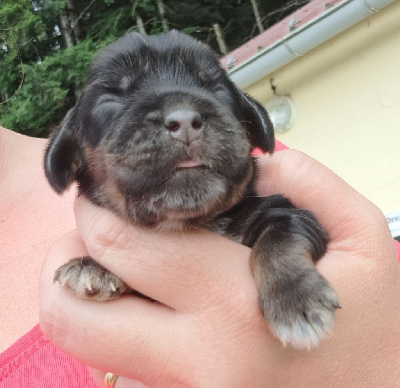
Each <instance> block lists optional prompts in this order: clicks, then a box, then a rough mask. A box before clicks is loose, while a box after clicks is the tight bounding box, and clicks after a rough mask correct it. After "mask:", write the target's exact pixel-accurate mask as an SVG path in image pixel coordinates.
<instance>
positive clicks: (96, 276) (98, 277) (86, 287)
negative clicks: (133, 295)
mask: <svg viewBox="0 0 400 388" xmlns="http://www.w3.org/2000/svg"><path fill="white" fill-rule="evenodd" d="M54 282H59V283H60V284H61V285H62V286H67V287H68V288H69V289H71V290H72V291H74V292H75V293H76V295H77V296H79V297H81V298H85V299H93V300H98V301H106V300H110V299H116V298H118V297H119V296H120V295H121V294H125V293H128V292H131V291H132V289H131V288H130V287H128V286H127V285H126V284H125V283H124V282H123V281H122V280H121V279H119V278H118V277H117V276H116V275H114V274H113V273H112V272H110V271H108V270H107V269H106V268H104V267H103V266H101V265H100V264H99V263H97V262H96V261H94V260H93V259H92V258H91V257H79V258H76V259H72V260H70V261H69V262H68V263H66V264H64V265H62V266H61V267H60V268H58V269H57V271H56V273H55V275H54Z"/></svg>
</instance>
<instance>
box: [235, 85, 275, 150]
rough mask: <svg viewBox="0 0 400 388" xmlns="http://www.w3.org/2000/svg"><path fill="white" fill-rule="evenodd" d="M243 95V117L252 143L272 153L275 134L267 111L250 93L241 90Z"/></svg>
mask: <svg viewBox="0 0 400 388" xmlns="http://www.w3.org/2000/svg"><path fill="white" fill-rule="evenodd" d="M241 95H242V112H243V119H244V124H245V126H246V128H247V135H248V136H249V139H250V143H251V145H252V146H253V147H258V148H260V149H261V150H262V151H263V152H269V153H271V154H272V153H273V152H274V149H275V134H274V127H273V125H272V122H271V119H270V118H269V116H268V113H267V111H266V110H265V109H264V107H263V106H262V105H261V104H260V103H259V102H257V101H256V100H254V99H253V98H251V97H250V96H249V95H248V94H245V93H243V92H241Z"/></svg>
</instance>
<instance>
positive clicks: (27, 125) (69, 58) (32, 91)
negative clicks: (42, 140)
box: [1, 39, 98, 136]
mask: <svg viewBox="0 0 400 388" xmlns="http://www.w3.org/2000/svg"><path fill="white" fill-rule="evenodd" d="M97 49H98V47H97V46H96V45H95V44H94V43H93V42H92V41H91V40H90V39H89V40H86V41H84V42H82V43H80V44H78V45H76V46H74V47H73V48H70V49H65V50H60V51H58V52H57V53H55V54H53V55H49V56H47V57H46V58H45V59H44V60H43V62H41V63H30V64H28V65H23V67H22V66H21V65H20V66H19V70H20V72H21V73H22V72H23V73H24V80H23V87H21V88H20V90H19V92H18V95H17V97H15V98H11V99H10V100H9V101H8V103H7V104H6V105H5V106H4V107H3V111H2V112H1V113H2V125H4V126H5V127H7V128H12V129H14V130H15V131H17V132H21V133H26V134H29V135H32V136H45V135H46V134H47V132H48V131H47V129H50V128H51V127H53V126H54V125H56V124H57V123H58V122H59V121H60V120H61V119H62V117H63V116H64V114H65V112H66V111H67V110H68V109H69V108H71V107H72V106H73V105H74V103H75V101H76V95H77V94H79V90H80V89H81V88H82V87H83V83H84V80H85V75H86V69H87V67H88V65H89V64H90V62H91V60H92V58H93V55H94V54H95V52H96V51H97Z"/></svg>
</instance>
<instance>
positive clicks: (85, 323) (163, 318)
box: [40, 232, 191, 385]
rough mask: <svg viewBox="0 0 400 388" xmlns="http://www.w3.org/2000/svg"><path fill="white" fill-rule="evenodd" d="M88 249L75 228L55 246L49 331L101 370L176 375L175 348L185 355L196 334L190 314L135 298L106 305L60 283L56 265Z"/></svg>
mask: <svg viewBox="0 0 400 388" xmlns="http://www.w3.org/2000/svg"><path fill="white" fill-rule="evenodd" d="M84 253H85V247H84V245H83V242H82V240H80V239H79V235H78V234H77V232H73V233H71V234H69V235H67V236H65V237H64V238H63V239H61V240H60V241H58V242H57V243H56V244H54V245H53V247H52V248H51V250H50V252H49V255H48V257H47V258H46V260H45V262H44V265H43V269H42V273H41V281H40V324H41V328H42V330H43V332H44V333H45V335H46V336H47V337H48V338H49V339H50V340H51V341H52V342H53V343H55V344H56V345H57V346H59V347H60V348H62V349H63V350H64V351H65V352H66V353H68V354H70V355H71V356H72V357H73V358H76V359H77V360H80V361H81V362H83V363H85V364H88V365H91V366H93V367H95V368H97V369H100V370H108V371H113V372H114V373H117V374H126V370H130V371H132V375H130V376H127V377H130V378H133V379H136V380H139V381H141V380H143V379H144V378H146V379H149V376H150V377H151V379H152V381H150V382H151V383H154V381H156V380H157V379H158V377H159V375H160V373H161V371H162V373H163V377H164V378H165V376H168V374H173V372H172V371H174V370H175V368H176V360H174V352H171V349H176V351H177V353H178V354H185V352H186V348H187V343H189V342H190V335H191V328H190V325H189V323H188V321H189V318H188V317H187V316H184V315H178V314H177V313H176V312H174V311H173V310H171V309H168V308H166V307H165V306H163V305H160V304H157V303H152V302H150V301H147V300H145V299H143V298H139V297H135V296H126V297H121V298H119V299H117V300H115V301H110V302H105V303H101V302H94V301H89V300H83V299H79V298H77V297H75V295H74V294H73V293H72V292H69V291H68V290H67V289H65V288H63V287H61V286H60V285H58V284H56V285H54V284H53V282H52V278H53V274H54V271H55V269H56V268H57V267H58V266H59V265H61V264H62V263H64V262H66V261H67V260H68V258H69V257H70V256H74V255H81V254H84ZM121 333H125V334H124V335H121ZM177 333H179V336H178V335H177ZM82 344H84V346H82ZM132 349H134V350H135V351H134V352H133V351H132ZM111 356H112V357H111ZM169 368H170V369H171V371H169ZM145 381H146V380H145ZM147 382H149V381H147ZM149 385H151V384H149Z"/></svg>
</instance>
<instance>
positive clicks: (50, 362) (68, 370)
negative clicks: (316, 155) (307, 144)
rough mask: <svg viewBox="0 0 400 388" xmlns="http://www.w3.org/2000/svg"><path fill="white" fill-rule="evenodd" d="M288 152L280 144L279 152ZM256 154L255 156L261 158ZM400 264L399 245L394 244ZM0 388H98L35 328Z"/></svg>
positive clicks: (12, 357) (0, 368) (0, 363)
mask: <svg viewBox="0 0 400 388" xmlns="http://www.w3.org/2000/svg"><path fill="white" fill-rule="evenodd" d="M283 149H287V147H286V146H285V145H283V144H282V143H280V142H277V144H276V150H277V151H280V150H283ZM260 153H261V151H260V150H258V151H257V150H256V151H255V152H254V154H260ZM395 245H396V249H397V255H398V257H399V262H400V244H399V243H398V242H397V241H395ZM0 388H98V386H97V384H96V383H95V382H94V380H93V379H92V377H91V375H90V374H89V372H88V370H87V368H86V366H85V365H83V364H81V363H80V362H78V361H76V360H74V359H72V358H71V357H69V356H68V355H66V354H65V353H64V352H62V351H61V350H60V349H58V348H57V347H56V346H55V345H53V344H52V343H51V342H49V341H48V340H47V339H46V338H45V337H44V335H43V333H42V331H41V330H40V327H39V325H37V326H35V327H34V328H33V329H32V330H31V331H30V332H29V333H27V334H25V335H24V336H23V337H22V338H20V339H19V340H18V341H17V342H16V343H15V344H14V345H12V346H11V347H10V348H9V349H8V350H6V351H5V352H4V353H2V354H0Z"/></svg>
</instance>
